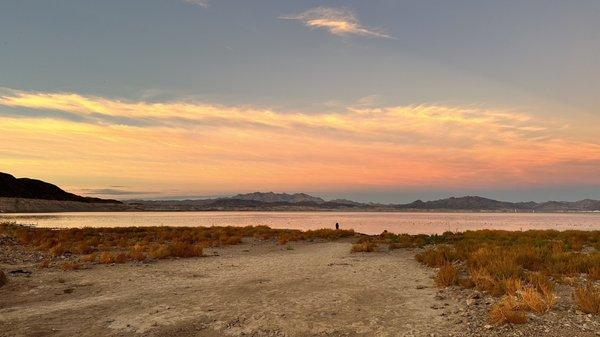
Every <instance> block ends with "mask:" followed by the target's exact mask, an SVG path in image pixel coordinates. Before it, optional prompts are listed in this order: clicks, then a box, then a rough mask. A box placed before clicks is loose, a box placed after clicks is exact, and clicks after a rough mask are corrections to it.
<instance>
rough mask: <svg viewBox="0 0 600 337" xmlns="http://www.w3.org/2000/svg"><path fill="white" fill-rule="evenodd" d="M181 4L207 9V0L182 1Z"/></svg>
mask: <svg viewBox="0 0 600 337" xmlns="http://www.w3.org/2000/svg"><path fill="white" fill-rule="evenodd" d="M183 2H185V3H188V4H190V5H198V6H200V7H204V8H208V0H183Z"/></svg>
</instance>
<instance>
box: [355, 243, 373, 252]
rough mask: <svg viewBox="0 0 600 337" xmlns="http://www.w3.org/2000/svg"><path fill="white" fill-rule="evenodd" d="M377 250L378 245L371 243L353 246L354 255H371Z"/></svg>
mask: <svg viewBox="0 0 600 337" xmlns="http://www.w3.org/2000/svg"><path fill="white" fill-rule="evenodd" d="M375 250H377V245H376V244H375V243H373V242H369V241H366V242H361V243H356V244H354V245H353V246H352V253H360V252H363V253H371V252H374V251H375Z"/></svg>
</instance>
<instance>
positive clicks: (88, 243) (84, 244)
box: [0, 223, 356, 270]
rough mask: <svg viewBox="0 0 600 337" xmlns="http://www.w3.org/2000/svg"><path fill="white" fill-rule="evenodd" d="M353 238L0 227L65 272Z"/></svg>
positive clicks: (325, 233) (249, 230) (260, 230)
mask: <svg viewBox="0 0 600 337" xmlns="http://www.w3.org/2000/svg"><path fill="white" fill-rule="evenodd" d="M355 235H356V234H355V233H354V231H352V230H331V229H319V230H309V231H299V230H289V229H272V228H269V227H266V226H248V227H124V228H69V229H52V228H36V227H32V226H24V225H17V224H14V223H3V224H0V236H5V237H11V238H13V239H14V240H15V241H16V242H18V243H19V244H21V245H23V246H25V247H28V248H30V249H33V250H37V251H42V252H44V253H45V255H46V256H47V258H46V259H45V260H44V261H42V262H41V263H40V267H49V266H51V265H52V264H53V261H55V260H58V259H59V258H64V257H70V258H72V259H71V260H69V261H68V262H64V263H62V265H61V267H62V269H64V270H77V269H80V268H81V267H82V264H84V263H101V264H113V263H125V262H130V261H145V260H152V259H157V260H158V259H168V258H188V257H199V256H202V255H203V250H204V249H205V248H207V247H217V246H226V245H236V244H239V243H241V242H242V241H243V239H245V238H246V239H249V238H252V239H256V240H276V241H277V242H278V243H279V244H282V245H283V244H286V243H288V242H291V241H299V240H316V239H323V240H335V239H340V238H344V237H352V236H355ZM73 258H74V259H75V260H73Z"/></svg>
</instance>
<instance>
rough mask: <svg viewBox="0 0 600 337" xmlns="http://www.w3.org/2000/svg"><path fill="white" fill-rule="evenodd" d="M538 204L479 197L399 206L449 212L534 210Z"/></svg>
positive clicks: (417, 202) (419, 201) (401, 206)
mask: <svg viewBox="0 0 600 337" xmlns="http://www.w3.org/2000/svg"><path fill="white" fill-rule="evenodd" d="M536 205H537V204H536V203H535V202H533V201H530V202H517V203H513V202H506V201H498V200H493V199H488V198H483V197H478V196H466V197H460V198H456V197H450V198H447V199H440V200H434V201H421V200H417V201H414V202H412V203H410V204H404V205H398V206H399V207H400V208H409V209H449V210H515V209H516V210H527V209H529V210H532V209H534V208H535V206H536Z"/></svg>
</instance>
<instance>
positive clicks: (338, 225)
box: [335, 222, 340, 230]
mask: <svg viewBox="0 0 600 337" xmlns="http://www.w3.org/2000/svg"><path fill="white" fill-rule="evenodd" d="M335 229H336V230H337V229H340V224H339V223H337V222H336V223H335Z"/></svg>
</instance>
